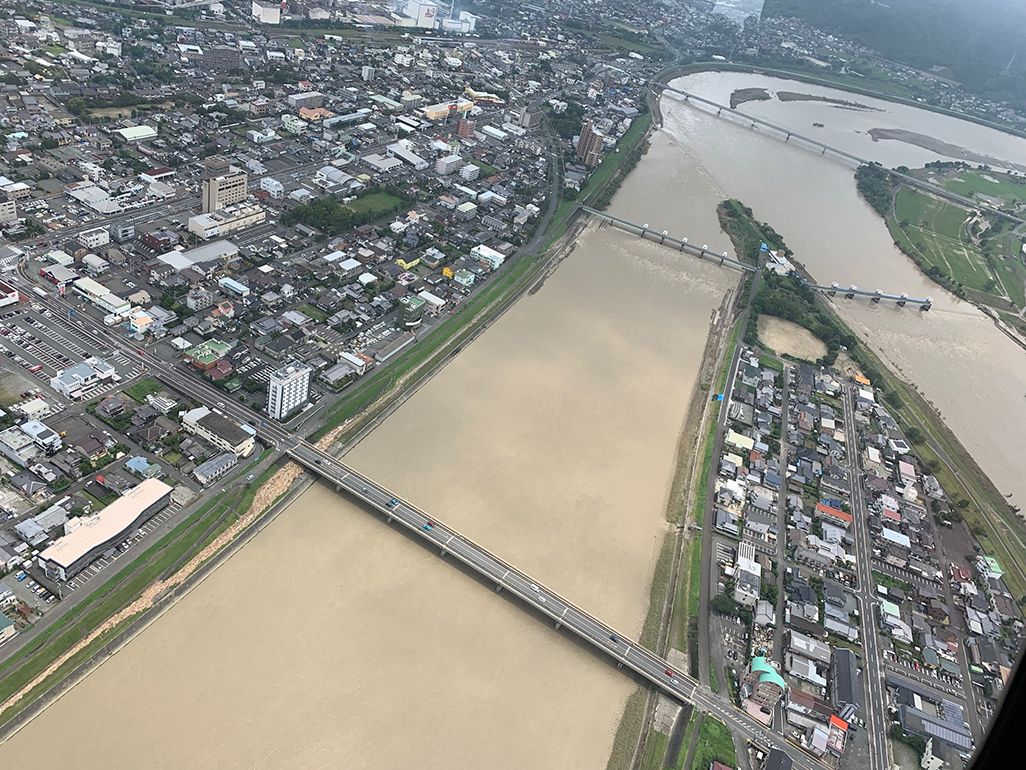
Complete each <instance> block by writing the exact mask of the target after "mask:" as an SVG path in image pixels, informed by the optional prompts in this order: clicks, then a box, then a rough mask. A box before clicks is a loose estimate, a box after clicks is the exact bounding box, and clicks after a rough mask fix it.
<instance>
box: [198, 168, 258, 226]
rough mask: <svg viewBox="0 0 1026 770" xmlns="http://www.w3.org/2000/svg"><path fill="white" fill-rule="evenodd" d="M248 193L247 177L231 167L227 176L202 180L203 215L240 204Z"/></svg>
mask: <svg viewBox="0 0 1026 770" xmlns="http://www.w3.org/2000/svg"><path fill="white" fill-rule="evenodd" d="M248 192H249V175H248V174H247V173H246V172H245V171H243V170H242V169H241V168H236V167H234V166H232V167H231V168H230V169H229V172H228V173H227V174H223V175H222V176H215V177H211V178H210V179H204V180H203V213H204V214H209V213H210V212H211V211H218V210H219V209H223V208H227V207H228V206H231V205H232V204H234V203H242V201H244V200H246V195H247V194H248Z"/></svg>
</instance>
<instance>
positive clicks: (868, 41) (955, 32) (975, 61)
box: [762, 0, 1026, 106]
mask: <svg viewBox="0 0 1026 770" xmlns="http://www.w3.org/2000/svg"><path fill="white" fill-rule="evenodd" d="M762 15H763V17H764V18H766V17H770V16H792V17H796V18H799V19H803V20H805V21H807V22H808V23H810V24H812V25H814V26H816V27H818V28H820V29H823V30H826V31H829V32H833V33H837V34H840V35H844V36H845V37H849V38H852V39H854V40H857V41H859V42H861V43H863V44H864V45H867V46H869V47H870V48H873V49H875V50H876V51H878V52H879V53H880V54H881V55H882V56H884V57H886V58H888V59H893V60H894V61H899V62H902V63H904V64H908V65H911V66H913V67H917V68H920V69H930V68H931V67H934V66H941V67H947V68H948V70H949V72H948V73H942V74H948V75H949V76H950V77H952V78H954V79H955V80H958V81H960V82H962V83H963V84H964V85H965V86H966V87H967V88H968V89H969V90H971V91H974V92H976V93H979V94H981V95H985V96H990V97H994V98H1002V99H1010V100H1014V101H1016V102H1018V103H1019V104H1020V105H1021V106H1026V3H1024V2H1020V1H1019V0H766V2H765V5H764V6H763V9H762Z"/></svg>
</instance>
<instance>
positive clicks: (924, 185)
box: [649, 80, 1026, 225]
mask: <svg viewBox="0 0 1026 770" xmlns="http://www.w3.org/2000/svg"><path fill="white" fill-rule="evenodd" d="M649 86H650V87H651V88H653V89H654V90H666V91H670V92H672V93H675V94H678V95H680V96H682V97H684V100H685V101H689V102H697V103H698V104H704V105H706V106H708V107H712V108H713V109H715V110H716V115H717V116H718V117H724V113H726V115H728V116H733V117H737V118H741V119H742V120H745V121H747V122H748V123H749V124H750V125H751V127H752V128H755V127H756V126H764V127H766V128H770V129H773V130H774V131H776V132H778V133H779V134H782V135H783V137H784V141H785V142H788V141H790V140H791V139H792V138H793V139H798V140H800V141H802V142H804V143H805V144H808V145H810V146H812V147H815V148H816V149H818V150H819V151H820V154H821V155H826V154H827V153H830V154H831V155H836V156H837V157H840V158H844V159H845V160H850V161H852V162H854V163H856V164H858V165H860V166H862V165H865V166H879V167H880V168H882V169H883V170H884V171H886V172H887V173H888V174H890V175H891V176H892V177H894V178H895V179H899V180H901V181H902V182H904V183H905V184H907V185H908V186H909V187H916V188H918V189H920V190H924V191H926V192H930V193H933V194H934V195H936V196H938V197H940V198H946V199H947V200H950V201H954V202H955V203H958V204H960V205H962V206H965V207H967V208H970V209H976V210H979V211H985V212H987V213H988V214H993V215H994V216H999V217H1004V218H1005V219H1008V220H1010V221H1012V222H1015V223H1016V224H1019V225H1023V224H1026V220H1023V219H1020V218H1019V217H1017V216H1015V215H1014V214H1009V213H1008V212H1007V211H1002V210H1001V209H998V208H995V207H994V206H991V205H989V204H987V203H983V202H982V201H976V200H973V199H972V198H966V197H965V196H964V195H958V194H957V193H953V192H951V191H950V190H947V189H945V188H944V187H941V186H940V185H936V184H932V183H930V182H926V181H923V180H922V179H916V178H915V177H914V176H910V175H909V174H904V173H902V172H900V171H895V170H894V169H891V168H887V167H885V166H882V165H880V163H878V162H877V161H873V160H867V159H866V158H861V157H859V156H858V155H855V154H854V153H850V152H848V151H847V150H842V149H841V148H839V147H834V146H833V145H830V144H827V143H826V142H821V141H820V140H819V139H814V138H812V137H811V136H806V135H805V134H800V133H798V132H797V131H794V130H793V129H790V128H786V127H785V126H779V125H777V124H776V123H771V122H770V121H768V120H764V119H763V118H757V117H755V116H754V115H749V114H748V113H746V112H741V110H737V109H734V108H733V107H729V106H727V105H725V104H720V103H719V102H714V101H713V100H711V99H706V98H705V97H704V96H699V95H698V94H693V93H691V92H690V91H684V90H681V89H680V88H674V87H673V86H668V85H664V84H663V83H658V82H656V81H654V80H650V81H649Z"/></svg>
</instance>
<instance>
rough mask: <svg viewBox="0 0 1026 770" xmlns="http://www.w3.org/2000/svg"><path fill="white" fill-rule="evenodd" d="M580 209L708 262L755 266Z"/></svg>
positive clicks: (682, 240)
mask: <svg viewBox="0 0 1026 770" xmlns="http://www.w3.org/2000/svg"><path fill="white" fill-rule="evenodd" d="M581 211H584V212H586V213H588V214H591V215H592V216H595V217H598V218H599V219H604V220H606V221H607V222H611V223H612V224H614V225H617V226H619V227H621V228H623V229H625V230H636V231H637V233H638V235H640V236H641V237H642V238H646V239H647V240H651V241H656V242H658V243H663V244H666V245H668V246H673V247H674V248H675V249H677V250H678V251H684V252H687V253H688V254H693V255H694V256H696V257H700V258H701V259H707V260H709V261H710V262H716V263H717V264H720V265H728V266H730V267H733V268H737V269H738V270H746V271H748V272H750V273H754V272H755V267H754V266H752V265H746V264H745V263H744V262H738V261H737V260H736V259H734V258H733V257H728V256H725V255H724V254H717V253H716V252H715V251H710V250H709V249H708V248H703V247H702V246H695V245H694V244H693V243H688V241H687V240H684V239H681V238H675V237H673V236H672V235H668V234H667V235H663V234H662V232H660V231H658V230H656V229H653V228H651V227H647V226H645V225H639V224H638V223H637V222H631V221H630V220H629V219H623V218H621V217H617V216H613V215H612V214H608V213H606V212H605V211H599V210H597V209H593V208H591V207H589V206H581Z"/></svg>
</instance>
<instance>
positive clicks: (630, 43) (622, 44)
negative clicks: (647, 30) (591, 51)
mask: <svg viewBox="0 0 1026 770" xmlns="http://www.w3.org/2000/svg"><path fill="white" fill-rule="evenodd" d="M598 43H599V45H603V46H606V47H607V48H619V49H620V50H623V51H633V52H634V53H640V54H641V55H643V56H644V55H646V54H648V55H650V54H654V53H657V52H658V51H659V50H660V49H659V47H658V46H654V45H652V44H651V43H646V42H645V41H644V40H637V39H634V38H631V37H627V36H622V35H614V34H611V33H604V34H601V35H599V36H598Z"/></svg>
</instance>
